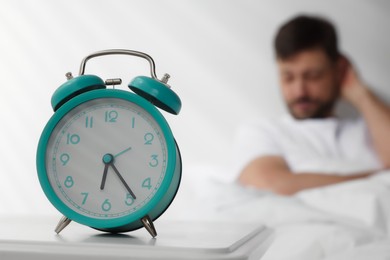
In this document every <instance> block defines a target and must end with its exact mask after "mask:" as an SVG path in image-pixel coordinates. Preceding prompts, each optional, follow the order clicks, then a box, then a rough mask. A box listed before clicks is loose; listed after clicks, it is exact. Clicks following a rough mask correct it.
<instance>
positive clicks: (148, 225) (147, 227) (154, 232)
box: [141, 215, 157, 237]
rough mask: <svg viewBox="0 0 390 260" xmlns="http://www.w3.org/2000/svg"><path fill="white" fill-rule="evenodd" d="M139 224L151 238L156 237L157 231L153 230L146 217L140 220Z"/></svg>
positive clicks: (148, 218) (149, 220) (151, 223)
mask: <svg viewBox="0 0 390 260" xmlns="http://www.w3.org/2000/svg"><path fill="white" fill-rule="evenodd" d="M141 222H142V224H143V225H144V227H145V228H146V230H147V231H148V232H149V234H150V235H151V236H152V237H156V236H157V231H156V229H155V228H154V225H153V221H152V220H151V219H150V217H149V216H148V215H146V216H145V217H143V218H141Z"/></svg>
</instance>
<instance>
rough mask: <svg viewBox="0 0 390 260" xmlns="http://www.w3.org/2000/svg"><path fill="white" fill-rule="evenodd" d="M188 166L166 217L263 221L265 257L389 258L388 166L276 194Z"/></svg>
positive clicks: (216, 171) (312, 259)
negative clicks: (268, 232)
mask: <svg viewBox="0 0 390 260" xmlns="http://www.w3.org/2000/svg"><path fill="white" fill-rule="evenodd" d="M220 173H221V169H217V168H215V167H209V166H208V167H204V166H202V167H201V166H199V167H192V169H188V170H186V171H184V173H183V180H182V185H181V187H180V190H179V193H178V195H177V197H176V199H175V201H174V202H173V204H172V207H171V208H170V209H169V210H168V211H167V212H166V215H164V217H165V218H171V219H172V218H173V219H187V220H188V219H192V220H206V221H210V220H211V221H226V222H250V223H263V224H266V225H267V226H269V227H271V228H273V229H274V230H275V234H276V236H275V237H276V238H275V241H274V242H273V244H272V245H271V247H270V249H269V250H268V252H267V253H266V255H265V256H264V258H263V259H301V260H302V259H310V260H315V259H327V260H336V259H337V260H338V259H390V171H383V172H380V173H378V174H376V175H373V176H372V177H370V178H367V179H361V180H356V181H351V182H346V183H342V184H337V185H332V186H327V187H323V188H317V189H311V190H307V191H303V192H300V193H298V194H296V195H295V196H292V197H283V196H277V195H274V194H271V193H267V192H261V191H258V190H254V189H246V188H243V187H240V186H239V185H237V184H234V183H228V182H224V181H221V180H220V178H216V176H217V175H216V174H220Z"/></svg>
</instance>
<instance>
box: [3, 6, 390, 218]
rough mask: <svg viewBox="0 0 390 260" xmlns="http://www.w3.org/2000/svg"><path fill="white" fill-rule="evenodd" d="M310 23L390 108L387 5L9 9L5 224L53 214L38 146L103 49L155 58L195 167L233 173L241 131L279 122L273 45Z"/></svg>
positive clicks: (130, 65)
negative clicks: (333, 34)
mask: <svg viewBox="0 0 390 260" xmlns="http://www.w3.org/2000/svg"><path fill="white" fill-rule="evenodd" d="M300 12H307V13H314V14H321V15H324V16H326V17H329V18H331V19H332V20H333V21H335V23H336V24H337V26H338V30H339V34H340V38H341V47H342V49H343V50H344V51H345V52H346V53H347V54H348V55H350V56H351V57H352V58H353V61H355V62H356V64H357V66H358V68H359V70H360V71H361V73H362V76H363V77H364V79H366V80H367V82H369V83H370V84H371V85H372V87H373V88H375V90H376V91H379V92H381V93H382V94H384V96H385V97H390V89H389V82H390V73H389V68H390V37H389V26H390V4H389V2H387V1H384V0H382V1H380V0H374V1H369V0H365V1H363V0H362V1H354V0H345V1H336V0H333V1H312V0H302V1H281V0H277V1H275V0H273V1H258V0H230V1H228V0H154V1H145V0H143V1H135V0H120V1H118V0H113V1H102V0H83V1H80V0H77V1H76V0H67V1H51V0H46V1H45V0H36V1H27V0H26V1H22V0H0V74H1V87H0V88H1V92H0V118H1V127H0V158H1V159H0V162H1V169H0V214H13V213H26V214H31V213H34V214H35V213H39V212H42V211H44V212H54V211H53V209H52V207H51V206H50V205H49V204H48V202H47V200H46V199H45V198H44V196H43V192H42V191H41V189H40V187H39V183H38V180H37V176H36V170H35V152H36V145H37V142H38V139H39V136H40V133H41V130H42V129H43V127H44V125H45V123H46V122H47V120H48V119H49V117H50V116H51V115H52V110H51V107H50V97H51V95H52V93H53V92H54V90H55V89H56V88H57V87H58V86H59V85H61V84H62V83H63V82H65V77H64V74H65V73H66V72H67V71H72V72H73V74H77V72H78V67H79V64H80V62H81V59H82V58H83V57H84V56H86V55H88V54H90V53H92V52H94V51H97V50H102V49H111V48H125V49H134V50H139V51H143V52H146V53H148V54H150V55H151V56H152V57H153V58H154V59H155V61H156V65H157V67H156V69H157V74H158V75H159V76H162V75H163V73H165V72H168V73H170V74H171V76H172V77H171V80H170V84H171V85H172V87H173V89H174V90H175V91H176V92H177V94H179V95H180V97H181V98H182V102H183V109H182V112H181V114H180V115H179V116H170V115H167V119H168V121H169V122H170V123H171V125H172V129H173V131H174V134H175V136H176V139H177V141H178V143H179V145H180V148H181V150H182V155H183V162H184V174H185V173H186V167H192V166H193V165H196V164H203V163H206V164H215V165H223V164H224V163H226V162H227V160H228V158H229V150H230V147H231V139H232V137H233V135H234V130H235V128H236V126H237V124H238V123H239V122H241V121H243V120H245V119H247V118H251V117H258V116H267V117H272V116H279V115H280V114H281V113H283V111H284V107H283V103H282V102H281V100H280V97H279V91H278V87H277V78H276V71H275V67H274V60H273V53H272V40H273V36H274V33H275V30H276V29H277V28H278V26H279V25H280V24H281V23H282V22H283V21H285V20H286V19H288V18H290V17H291V16H292V15H295V14H297V13H300ZM87 73H93V74H96V75H99V76H101V77H103V78H109V77H121V78H122V79H123V81H124V82H125V83H127V82H129V81H130V80H131V78H132V77H134V76H137V75H142V74H146V75H148V73H149V69H148V64H147V63H146V62H145V61H142V60H137V59H129V58H128V57H115V58H100V59H95V60H93V61H91V62H90V63H88V64H87Z"/></svg>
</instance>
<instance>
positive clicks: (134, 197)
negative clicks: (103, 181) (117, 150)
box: [111, 163, 136, 199]
mask: <svg viewBox="0 0 390 260" xmlns="http://www.w3.org/2000/svg"><path fill="white" fill-rule="evenodd" d="M111 167H112V169H114V172H115V173H116V175H118V177H119V179H120V180H121V182H122V183H123V185H124V186H125V187H126V189H127V191H128V192H129V193H130V195H131V196H132V197H133V199H136V196H135V194H134V192H133V191H132V190H131V189H130V187H129V185H127V183H126V181H125V180H124V179H123V177H122V175H121V174H120V173H119V171H118V169H117V168H116V167H115V165H114V164H113V163H111Z"/></svg>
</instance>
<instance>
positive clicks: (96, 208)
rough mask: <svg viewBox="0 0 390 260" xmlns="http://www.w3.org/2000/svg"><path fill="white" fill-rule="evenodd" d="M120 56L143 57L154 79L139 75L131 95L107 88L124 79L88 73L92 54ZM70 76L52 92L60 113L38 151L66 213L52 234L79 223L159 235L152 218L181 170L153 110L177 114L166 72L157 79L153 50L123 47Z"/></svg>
mask: <svg viewBox="0 0 390 260" xmlns="http://www.w3.org/2000/svg"><path fill="white" fill-rule="evenodd" d="M117 54H123V55H131V56H137V57H141V58H145V59H146V60H147V61H149V63H150V68H151V77H146V76H138V77H135V78H134V79H133V80H132V81H131V82H130V83H129V88H130V90H132V92H131V91H125V90H120V89H115V88H114V87H112V88H108V86H110V85H119V84H121V79H118V78H115V79H108V80H105V81H103V80H102V79H101V78H99V77H98V76H96V75H85V74H84V71H85V66H86V63H87V61H88V60H89V59H91V58H94V57H98V56H103V55H117ZM67 78H68V81H67V82H65V83H64V84H63V85H61V86H60V87H59V88H58V89H57V90H56V91H55V93H54V94H53V96H52V100H51V105H52V108H53V110H54V112H55V113H54V114H53V116H52V117H51V118H50V120H49V121H48V123H47V124H46V126H45V128H44V130H43V132H42V135H41V137H40V140H39V144H38V149H37V172H38V177H39V181H40V184H41V187H42V189H43V191H44V193H45V195H46V196H47V198H48V199H49V201H50V202H51V203H52V204H53V206H54V207H55V208H56V209H57V210H58V211H60V212H61V213H62V214H63V217H62V219H61V220H60V222H59V223H58V225H57V227H56V228H55V231H56V232H57V233H59V232H61V230H63V229H64V228H65V227H66V226H67V225H68V224H69V223H70V222H71V221H75V222H78V223H80V224H83V225H87V226H90V227H92V228H95V229H98V230H101V231H107V232H112V233H118V232H127V231H132V230H136V229H139V228H141V227H145V228H146V229H147V230H148V231H149V233H150V234H151V235H152V236H153V237H155V236H156V235H157V232H156V229H155V227H154V224H153V221H154V220H156V219H157V218H158V217H159V216H160V215H161V214H163V213H164V211H165V210H166V209H167V208H168V207H169V205H170V204H171V202H172V201H173V199H174V197H175V195H176V193H177V190H178V188H179V184H180V179H181V171H182V162H181V156H180V151H179V147H178V145H177V143H176V141H175V138H174V136H173V134H172V131H171V129H170V127H169V125H168V123H167V121H166V120H165V118H164V116H163V115H162V114H161V112H160V111H159V110H158V109H157V108H156V107H158V108H160V109H163V110H165V111H167V112H169V113H172V114H178V113H179V112H180V109H181V101H180V98H179V97H178V96H177V95H176V93H175V92H174V91H172V89H171V88H170V86H169V85H168V84H167V81H168V78H169V75H168V74H165V75H164V77H163V78H162V79H161V80H159V79H157V77H156V73H155V64H154V61H153V59H152V58H151V57H150V56H149V55H147V54H145V53H142V52H138V51H132V50H121V49H120V50H104V51H99V52H96V53H93V54H91V55H89V56H87V57H85V58H84V59H83V60H82V62H81V67H80V72H79V76H77V77H74V78H73V76H72V75H71V74H70V73H68V74H67Z"/></svg>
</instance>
